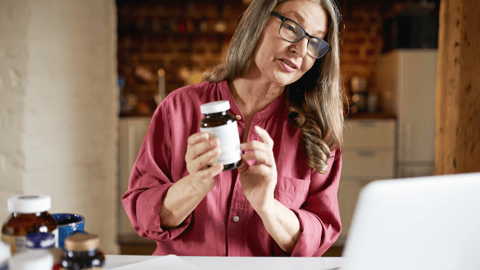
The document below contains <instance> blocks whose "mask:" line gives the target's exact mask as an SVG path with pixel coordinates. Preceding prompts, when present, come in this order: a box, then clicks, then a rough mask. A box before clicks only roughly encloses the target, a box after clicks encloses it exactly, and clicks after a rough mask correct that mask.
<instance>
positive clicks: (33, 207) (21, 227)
mask: <svg viewBox="0 0 480 270" xmlns="http://www.w3.org/2000/svg"><path fill="white" fill-rule="evenodd" d="M50 207H51V198H50V196H47V195H21V196H13V197H10V198H9V199H8V211H9V212H11V213H12V214H11V215H10V217H8V218H7V220H6V221H5V223H4V224H3V226H2V241H3V242H5V243H7V244H9V245H10V248H11V253H12V256H13V255H15V254H16V253H18V252H22V251H25V250H26V249H27V235H28V234H33V233H37V232H42V233H51V234H53V235H54V237H55V243H56V246H58V230H57V223H56V222H55V220H54V219H53V217H52V216H51V215H50V214H49V213H48V210H50Z"/></svg>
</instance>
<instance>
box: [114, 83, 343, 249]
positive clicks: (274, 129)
mask: <svg viewBox="0 0 480 270" xmlns="http://www.w3.org/2000/svg"><path fill="white" fill-rule="evenodd" d="M217 100H228V101H230V106H231V109H230V112H231V113H232V114H233V115H240V116H242V119H241V120H239V121H237V124H238V132H239V136H240V138H242V137H243V136H242V134H243V133H244V131H245V122H244V117H243V115H242V113H241V112H240V110H239V109H238V107H237V105H236V104H235V101H234V100H233V96H232V94H231V92H230V89H229V87H228V84H227V82H226V81H222V82H220V83H208V82H205V83H201V84H197V85H193V86H187V87H184V88H181V89H178V90H176V91H174V92H172V93H171V94H170V95H168V96H167V98H166V99H165V100H164V101H163V102H162V103H161V104H160V105H159V106H158V108H157V110H156V111H155V113H154V115H153V118H152V121H151V123H150V127H149V130H148V133H147V135H146V136H145V140H144V142H143V145H142V147H141V150H140V153H139V154H138V158H137V161H136V163H135V166H134V168H133V170H132V175H131V178H130V185H129V188H128V190H127V192H126V193H125V194H124V195H123V198H122V201H123V205H124V207H125V210H126V212H127V214H128V216H129V217H130V220H131V222H132V225H133V227H134V228H135V230H136V231H137V233H138V234H139V235H140V236H142V237H145V238H149V239H154V240H156V241H157V249H156V251H155V252H154V255H164V254H176V255H186V256H202V255H205V256H284V255H289V254H285V253H284V252H283V251H282V250H281V249H280V247H279V246H278V245H277V244H276V243H275V241H274V240H273V239H272V237H271V236H270V235H269V234H268V232H267V231H266V229H265V227H264V225H263V223H262V221H261V219H260V217H259V216H258V215H257V214H256V212H255V211H254V210H253V208H252V207H251V206H250V204H249V202H248V201H247V199H246V198H245V195H244V194H243V191H242V187H241V185H240V179H239V178H238V171H237V170H236V169H235V170H232V171H224V172H222V173H220V175H219V176H217V182H216V185H215V187H214V188H213V189H212V190H211V191H210V192H209V193H208V194H207V195H206V197H205V198H204V199H203V200H202V201H201V202H200V204H199V205H198V206H197V208H196V209H195V210H194V211H193V213H192V214H191V215H189V216H188V217H187V219H186V220H185V221H184V222H183V223H182V224H181V225H180V226H179V227H177V228H174V229H163V228H162V224H161V221H160V219H159V216H158V214H159V212H160V207H161V204H162V198H163V196H165V194H166V192H167V190H168V188H169V187H170V186H171V185H173V184H174V183H175V182H176V181H178V180H179V179H181V178H182V177H184V176H186V175H188V171H187V169H186V164H185V153H186V150H187V139H188V137H189V136H190V135H191V134H193V133H196V132H199V131H200V128H199V127H200V121H201V119H202V118H203V115H202V113H201V112H200V105H201V104H204V103H207V102H212V101H217ZM255 125H258V126H260V127H262V128H264V129H265V130H267V131H268V133H269V134H270V136H271V137H272V139H273V140H274V142H275V143H274V149H273V152H274V156H275V160H276V164H277V171H278V183H277V186H276V188H275V198H276V199H277V200H279V201H280V202H281V203H283V204H284V205H285V206H287V207H288V208H290V209H291V210H292V211H293V212H294V213H295V214H296V215H297V217H298V219H299V221H300V229H301V234H300V238H299V239H298V242H297V244H296V246H295V248H294V250H293V252H292V254H291V256H321V255H322V254H323V253H324V252H325V251H326V250H327V249H328V248H329V247H330V246H331V245H332V244H333V243H334V242H335V240H336V239H337V237H338V235H339V233H340V230H341V223H340V215H339V211H338V200H337V191H338V184H339V180H340V171H341V164H342V162H341V161H342V159H341V155H340V154H339V153H333V154H336V155H337V158H333V157H332V158H330V160H329V162H328V164H329V167H328V173H327V174H319V173H318V172H316V171H315V170H313V169H312V168H311V167H309V166H308V165H307V161H306V155H305V153H304V151H303V150H302V148H301V143H300V130H299V129H296V128H293V127H291V126H290V125H289V124H288V116H287V106H286V102H285V101H284V99H283V95H282V96H280V97H279V98H277V99H276V100H275V101H273V102H272V103H271V104H270V105H269V106H268V107H267V108H265V110H263V111H261V112H258V113H257V114H256V115H255V116H254V118H253V121H252V124H251V128H250V130H249V131H248V141H252V140H259V141H260V138H259V137H258V135H257V134H256V133H255V131H254V130H253V127H254V126H255ZM332 156H333V155H332Z"/></svg>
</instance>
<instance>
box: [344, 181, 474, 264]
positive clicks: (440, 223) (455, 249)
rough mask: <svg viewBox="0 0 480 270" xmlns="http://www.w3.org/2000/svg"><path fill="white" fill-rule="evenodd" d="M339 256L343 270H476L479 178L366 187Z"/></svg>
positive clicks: (398, 182) (403, 182)
mask: <svg viewBox="0 0 480 270" xmlns="http://www.w3.org/2000/svg"><path fill="white" fill-rule="evenodd" d="M342 255H343V257H344V258H345V264H344V269H346V270H367V269H368V270H376V269H382V270H387V269H388V270H395V269H402V270H414V269H419V270H429V269H435V270H442V269H445V270H446V269H480V173H466V174H454V175H444V176H426V177H417V178H404V179H395V180H393V179H392V180H383V181H374V182H372V183H370V184H368V185H367V186H366V187H365V188H364V189H363V190H362V191H361V193H360V196H359V199H358V203H357V207H356V210H355V214H354V216H353V220H352V226H351V228H350V231H349V234H348V238H347V241H346V245H345V249H344V251H343V254H342Z"/></svg>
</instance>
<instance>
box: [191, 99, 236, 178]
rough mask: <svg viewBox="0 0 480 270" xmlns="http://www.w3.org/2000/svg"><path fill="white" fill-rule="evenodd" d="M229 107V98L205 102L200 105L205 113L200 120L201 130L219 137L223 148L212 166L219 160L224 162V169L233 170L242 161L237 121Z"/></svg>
mask: <svg viewBox="0 0 480 270" xmlns="http://www.w3.org/2000/svg"><path fill="white" fill-rule="evenodd" d="M229 109H230V102H229V101H228V100H222V101H215V102H210V103H205V104H203V105H201V106H200V111H201V112H202V113H203V114H204V118H203V119H202V121H201V122H200V131H201V132H208V133H210V134H211V135H212V136H213V137H215V138H218V139H219V140H220V148H221V150H222V153H221V155H220V156H219V157H218V158H217V159H215V160H214V161H213V163H212V164H210V166H212V165H213V164H215V163H217V162H219V163H222V164H223V166H224V167H223V170H224V171H227V170H233V169H235V168H237V167H238V166H240V164H241V163H242V156H241V155H242V151H241V150H240V135H239V134H238V127H237V121H236V119H235V117H234V116H233V115H232V114H231V113H229V112H228V110H229Z"/></svg>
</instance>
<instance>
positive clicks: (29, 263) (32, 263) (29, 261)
mask: <svg viewBox="0 0 480 270" xmlns="http://www.w3.org/2000/svg"><path fill="white" fill-rule="evenodd" d="M9 264H10V265H9V267H10V269H12V270H13V269H15V270H30V269H36V270H44V269H45V270H46V269H52V268H53V255H52V254H50V252H48V251H47V250H41V249H37V250H27V251H25V252H21V253H17V254H15V256H13V258H11V259H10V262H9Z"/></svg>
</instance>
